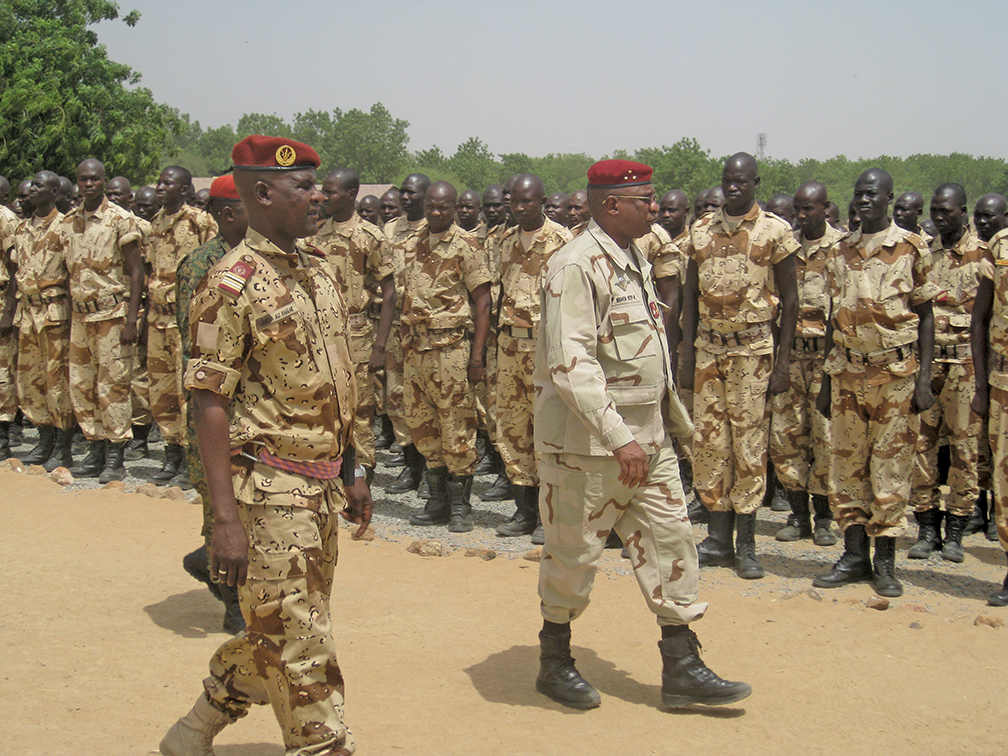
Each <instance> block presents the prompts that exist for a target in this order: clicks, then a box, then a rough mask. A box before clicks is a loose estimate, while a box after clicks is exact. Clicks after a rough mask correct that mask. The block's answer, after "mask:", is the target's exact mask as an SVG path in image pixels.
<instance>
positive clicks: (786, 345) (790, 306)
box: [768, 255, 798, 396]
mask: <svg viewBox="0 0 1008 756" xmlns="http://www.w3.org/2000/svg"><path fill="white" fill-rule="evenodd" d="M774 281H776V282H777V296H779V297H780V304H781V310H780V332H779V333H778V336H777V345H776V346H777V354H776V355H774V366H773V372H772V373H771V374H770V385H769V388H768V391H769V393H770V395H771V396H775V395H776V394H780V393H781V392H783V391H786V390H787V387H788V384H789V383H790V373H789V370H790V367H791V347H792V345H793V344H794V336H795V328H796V327H797V325H798V276H797V273H796V272H795V260H794V255H788V256H787V257H785V258H784V259H783V260H781V261H780V262H779V263H777V264H776V265H774Z"/></svg>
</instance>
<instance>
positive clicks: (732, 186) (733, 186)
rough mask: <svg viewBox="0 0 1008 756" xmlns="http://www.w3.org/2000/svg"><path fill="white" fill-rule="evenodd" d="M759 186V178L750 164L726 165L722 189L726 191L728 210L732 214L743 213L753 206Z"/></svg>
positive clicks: (726, 206) (725, 198)
mask: <svg viewBox="0 0 1008 756" xmlns="http://www.w3.org/2000/svg"><path fill="white" fill-rule="evenodd" d="M757 186H759V178H758V177H757V176H756V174H755V173H754V171H753V169H752V168H751V167H750V166H746V165H742V166H738V165H732V164H729V165H727V166H725V169H724V173H722V174H721V191H722V192H723V193H724V200H725V208H726V210H727V212H728V213H729V214H730V215H741V214H742V213H744V212H746V211H747V210H748V209H749V208H750V207H752V203H753V200H754V199H755V198H756V187H757ZM705 199H706V198H705Z"/></svg>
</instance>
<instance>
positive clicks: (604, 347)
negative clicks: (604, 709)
mask: <svg viewBox="0 0 1008 756" xmlns="http://www.w3.org/2000/svg"><path fill="white" fill-rule="evenodd" d="M651 173H652V171H651V168H649V167H648V166H646V165H641V164H640V163H633V162H630V161H625V160H605V161H602V162H600V163H596V164H595V165H594V166H592V168H591V169H590V170H589V171H588V183H589V186H590V187H591V188H590V192H589V193H590V197H589V201H590V202H591V207H592V217H593V219H594V220H592V221H590V222H589V223H588V225H587V227H586V228H585V231H584V233H582V234H581V235H580V236H579V237H577V238H576V239H574V241H572V242H570V243H569V244H567V245H566V246H564V247H563V248H561V249H560V250H558V251H557V252H555V253H554V254H553V256H552V257H551V258H550V261H549V263H548V265H547V268H546V271H545V273H544V276H543V294H542V297H543V301H542V308H541V320H540V323H539V347H538V350H537V352H536V365H535V386H536V392H537V396H536V405H535V442H536V451H538V452H539V453H540V454H541V455H542V457H541V462H540V466H539V477H540V479H541V481H542V487H541V489H540V495H539V512H540V516H541V517H542V522H543V529H544V532H545V536H546V544H545V546H544V548H543V554H542V560H541V561H540V563H539V597H540V599H541V612H542V616H543V629H542V631H541V632H540V633H539V641H540V667H539V676H538V678H537V680H536V688H537V690H539V692H541V693H543V694H544V695H546V696H549V697H550V698H552V699H553V700H555V701H558V702H559V703H561V704H563V705H565V706H569V707H572V708H577V709H589V708H593V707H595V706H598V705H599V703H600V697H599V694H598V691H597V690H595V688H594V687H593V686H592V685H591V684H589V683H588V682H587V681H586V680H585V679H584V678H582V677H581V675H580V674H579V673H578V671H577V669H576V668H575V667H574V659H573V658H572V657H571V654H570V640H571V629H570V623H571V621H572V620H575V619H577V618H578V617H579V616H580V615H581V613H582V612H583V611H584V610H585V608H586V607H587V606H588V597H589V593H590V592H591V588H592V583H593V580H594V575H595V565H596V563H597V562H598V559H599V556H600V555H601V554H602V549H603V547H604V544H605V541H606V537H607V536H608V534H609V530H610V529H611V528H615V530H616V532H617V533H618V534H619V535H620V537H621V538H622V539H623V542H624V543H626V544H627V546H628V548H629V551H630V554H631V560H632V563H633V567H634V573H635V575H636V577H637V582H638V583H639V585H640V588H641V592H642V593H643V595H644V599H645V601H646V602H647V605H648V608H649V609H650V610H651V611H652V612H653V613H654V614H655V615H656V617H657V619H658V624H659V625H660V626H661V628H662V631H661V633H662V640H661V642H660V644H659V647H660V649H661V654H662V661H663V670H662V701H663V703H664V704H665V705H667V706H685V705H688V704H692V703H701V704H707V705H719V704H726V703H730V702H732V701H738V700H740V699H742V698H745V697H746V696H748V695H749V694H750V692H751V690H750V688H749V686H748V685H746V684H745V683H734V682H727V681H725V680H722V679H721V678H719V677H718V676H717V675H716V674H714V673H713V672H712V671H711V670H709V669H707V667H706V666H705V665H704V664H703V662H702V661H700V658H699V656H698V648H699V645H698V642H697V639H696V636H695V635H694V633H693V632H692V631H691V630H690V629H689V623H690V622H692V621H693V620H697V619H699V618H700V617H702V616H703V615H704V612H705V611H706V609H707V604H706V603H703V602H699V601H698V600H697V591H698V589H699V569H698V566H697V558H696V549H695V547H694V545H693V530H692V527H691V526H690V523H689V519H688V518H687V516H686V502H685V501H684V500H683V494H682V488H681V486H680V483H679V468H678V465H677V464H676V453H675V451H674V450H673V448H672V443H671V441H670V440H669V437H668V432H671V433H672V434H673V435H675V436H682V435H684V434H688V433H690V432H691V431H692V425H691V423H690V421H689V418H688V416H687V415H686V411H685V409H684V408H683V407H682V405H681V404H680V402H679V400H678V397H677V396H676V393H675V385H674V382H673V380H672V366H671V361H670V358H669V353H668V344H667V341H666V337H665V327H664V323H663V319H662V312H661V306H660V304H659V300H658V295H657V293H656V292H655V289H654V284H653V283H652V281H651V267H650V265H649V264H648V262H647V260H646V259H645V258H644V256H643V255H642V254H641V252H640V250H639V249H637V247H636V246H635V245H634V243H633V240H634V239H635V238H639V237H641V236H643V235H644V234H645V233H647V231H648V228H649V226H650V224H651V221H653V220H654V217H655V213H656V212H657V202H656V198H655V195H654V189H653V187H652V186H651ZM666 429H668V432H667V430H666Z"/></svg>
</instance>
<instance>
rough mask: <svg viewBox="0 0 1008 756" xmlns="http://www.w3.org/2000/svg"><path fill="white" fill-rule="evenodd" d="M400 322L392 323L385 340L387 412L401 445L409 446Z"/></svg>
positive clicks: (410, 441)
mask: <svg viewBox="0 0 1008 756" xmlns="http://www.w3.org/2000/svg"><path fill="white" fill-rule="evenodd" d="M401 330H402V329H401V328H400V327H399V323H398V322H396V323H393V324H392V330H391V331H389V335H388V341H387V342H385V414H386V415H388V417H389V420H391V421H392V431H393V433H394V434H395V438H396V442H397V443H398V444H399V445H400V446H409V445H410V444H412V443H413V441H412V440H411V439H410V431H409V425H408V424H407V423H406V411H405V408H404V407H403V391H404V387H403V346H402V336H401Z"/></svg>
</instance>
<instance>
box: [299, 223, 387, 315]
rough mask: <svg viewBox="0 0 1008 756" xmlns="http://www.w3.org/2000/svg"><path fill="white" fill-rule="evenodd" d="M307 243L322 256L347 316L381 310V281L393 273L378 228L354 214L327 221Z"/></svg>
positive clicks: (385, 242)
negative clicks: (347, 218)
mask: <svg viewBox="0 0 1008 756" xmlns="http://www.w3.org/2000/svg"><path fill="white" fill-rule="evenodd" d="M308 241H309V243H310V244H313V245H315V246H316V247H318V248H319V249H320V250H321V251H322V252H323V253H324V254H325V256H326V262H327V263H329V267H330V269H331V270H332V272H333V275H334V276H335V277H336V282H337V283H338V284H339V285H340V293H342V294H343V299H344V300H345V301H346V304H347V308H348V309H349V311H350V314H351V315H354V314H356V313H360V312H367V311H368V310H369V309H370V310H371V311H373V312H374V311H376V310H377V311H380V310H381V303H382V294H381V282H382V281H383V280H384V279H385V278H387V277H388V276H391V275H392V274H393V273H394V272H395V271H394V269H393V266H392V251H391V249H390V248H389V244H388V241H387V240H386V239H385V234H383V233H382V231H381V229H380V228H378V227H377V226H375V225H374V224H372V223H368V222H367V221H366V220H364V219H363V218H361V217H360V216H359V215H357V214H356V213H354V216H353V217H352V218H351V219H350V220H348V221H345V222H343V223H337V222H336V221H334V220H333V219H332V218H330V219H328V220H327V221H326V222H325V223H323V224H322V225H321V226H319V230H318V233H317V234H316V235H315V236H313V237H312V238H311V239H309V240H308ZM376 314H377V312H376Z"/></svg>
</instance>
